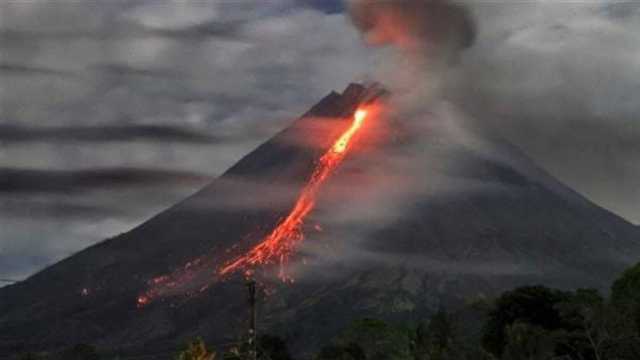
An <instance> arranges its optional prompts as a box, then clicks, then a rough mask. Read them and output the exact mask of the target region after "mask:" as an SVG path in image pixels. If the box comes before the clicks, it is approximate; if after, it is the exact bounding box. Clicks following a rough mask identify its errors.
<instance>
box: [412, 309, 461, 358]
mask: <svg viewBox="0 0 640 360" xmlns="http://www.w3.org/2000/svg"><path fill="white" fill-rule="evenodd" d="M456 340H457V339H456V329H455V326H454V323H453V319H452V318H451V316H450V315H449V314H447V313H446V312H445V311H444V310H440V311H438V312H437V313H436V314H435V315H434V316H433V317H431V320H430V321H429V323H428V325H426V326H425V324H424V323H421V324H420V325H418V328H417V329H416V334H415V347H414V358H415V359H416V360H422V359H425V360H427V359H428V360H440V359H453V358H459V357H460V356H459V355H457V354H456V353H457V350H458V346H457V345H458V344H456V342H457V341H456Z"/></svg>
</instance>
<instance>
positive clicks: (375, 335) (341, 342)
mask: <svg viewBox="0 0 640 360" xmlns="http://www.w3.org/2000/svg"><path fill="white" fill-rule="evenodd" d="M353 344H356V345H358V346H359V347H360V348H361V349H362V350H363V351H364V354H365V355H366V359H369V360H376V359H398V360H402V359H411V358H412V356H411V341H410V338H409V334H408V332H407V331H403V330H401V329H398V328H396V327H394V326H392V325H390V324H387V323H386V322H384V321H381V320H375V319H362V320H356V321H354V322H353V323H352V324H351V325H350V326H349V327H348V328H347V329H346V330H345V331H343V332H342V334H340V335H339V336H338V337H337V338H336V339H335V340H334V345H336V346H337V347H339V348H340V347H342V348H345V347H353V346H354V345H353Z"/></svg>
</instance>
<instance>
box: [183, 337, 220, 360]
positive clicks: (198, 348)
mask: <svg viewBox="0 0 640 360" xmlns="http://www.w3.org/2000/svg"><path fill="white" fill-rule="evenodd" d="M215 358H216V354H215V353H214V352H210V351H209V350H207V346H206V344H205V343H204V341H203V340H202V339H200V338H198V339H196V340H194V341H192V342H190V343H188V344H187V346H186V348H185V349H184V350H182V351H181V352H180V353H178V355H177V356H176V360H214V359H215Z"/></svg>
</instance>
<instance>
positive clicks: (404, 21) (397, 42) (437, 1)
mask: <svg viewBox="0 0 640 360" xmlns="http://www.w3.org/2000/svg"><path fill="white" fill-rule="evenodd" d="M349 10H350V14H351V18H352V20H353V23H354V25H355V26H356V27H357V28H358V29H359V30H360V31H361V32H362V33H363V35H364V37H365V40H366V41H367V42H368V43H370V44H372V45H388V44H391V45H394V46H397V47H399V48H400V49H402V50H403V51H406V52H407V53H410V54H413V53H422V54H424V53H428V54H429V56H430V57H433V58H436V57H437V58H442V59H445V60H449V61H450V60H452V59H455V58H457V55H458V52H459V51H460V50H462V49H465V48H468V47H470V46H471V45H472V44H473V42H474V41H475V37H476V34H475V22H474V20H473V18H472V17H471V15H470V13H469V11H468V10H467V9H466V8H465V7H464V6H462V5H460V4H457V3H453V2H450V1H446V0H398V1H385V0H383V1H379V0H353V1H351V2H350V3H349Z"/></svg>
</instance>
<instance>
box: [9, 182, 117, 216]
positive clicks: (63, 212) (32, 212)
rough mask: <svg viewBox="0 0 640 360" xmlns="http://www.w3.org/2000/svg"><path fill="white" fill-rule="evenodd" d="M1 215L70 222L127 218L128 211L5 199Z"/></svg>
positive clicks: (63, 201) (60, 201) (58, 201)
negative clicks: (74, 220) (75, 220)
mask: <svg viewBox="0 0 640 360" xmlns="http://www.w3.org/2000/svg"><path fill="white" fill-rule="evenodd" d="M0 192H1V190H0ZM0 214H1V216H3V217H5V218H16V219H28V220H38V219H56V220H59V221H68V220H70V219H82V220H93V221H96V220H101V219H105V218H113V217H126V216H128V214H127V212H126V211H119V210H116V209H111V208H106V207H104V206H98V205H83V204H78V203H74V202H73V201H70V200H69V199H50V200H42V199H38V200H36V199H27V198H24V197H22V198H20V199H17V198H15V197H14V198H13V199H7V198H4V199H2V200H1V201H0Z"/></svg>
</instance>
